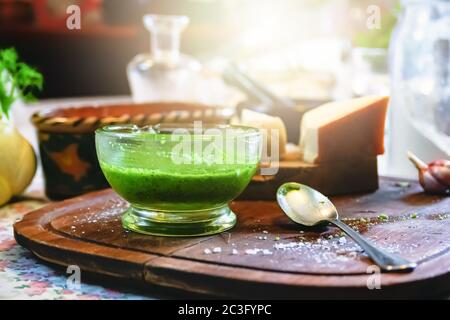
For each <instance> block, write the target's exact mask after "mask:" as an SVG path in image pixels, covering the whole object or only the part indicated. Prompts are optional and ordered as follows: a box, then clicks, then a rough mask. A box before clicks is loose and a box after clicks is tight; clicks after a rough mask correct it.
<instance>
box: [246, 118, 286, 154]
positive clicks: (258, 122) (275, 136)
mask: <svg viewBox="0 0 450 320" xmlns="http://www.w3.org/2000/svg"><path fill="white" fill-rule="evenodd" d="M240 123H241V124H242V125H244V126H249V127H255V128H258V129H262V130H261V131H262V135H263V156H264V155H267V156H269V157H270V158H272V159H274V158H275V157H276V156H277V157H278V159H281V158H282V157H283V156H284V154H285V153H286V143H287V133H286V127H285V125H284V122H283V120H281V118H279V117H272V116H269V115H267V114H264V113H261V112H256V111H252V110H249V109H243V110H242V113H241V121H240ZM275 153H278V155H276V154H275Z"/></svg>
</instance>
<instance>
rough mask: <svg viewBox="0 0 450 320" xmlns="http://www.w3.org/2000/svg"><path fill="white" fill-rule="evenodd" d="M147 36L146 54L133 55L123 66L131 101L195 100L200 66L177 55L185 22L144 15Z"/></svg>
mask: <svg viewBox="0 0 450 320" xmlns="http://www.w3.org/2000/svg"><path fill="white" fill-rule="evenodd" d="M143 21H144V25H145V27H146V28H147V30H149V31H150V33H151V51H150V54H148V53H145V54H139V55H137V56H136V57H135V58H134V59H133V60H132V61H131V62H130V63H129V64H128V67H127V74H128V81H129V84H130V89H131V93H132V96H133V100H134V101H135V102H138V103H139V102H146V101H195V100H196V98H195V93H196V90H195V83H196V82H198V77H199V75H198V73H199V71H200V69H201V65H200V63H199V62H198V61H197V60H195V59H194V58H192V57H190V56H187V55H184V54H182V53H180V35H181V32H182V31H183V30H184V29H185V28H186V26H187V25H188V23H189V18H188V17H186V16H172V15H153V14H151V15H145V16H144V19H143Z"/></svg>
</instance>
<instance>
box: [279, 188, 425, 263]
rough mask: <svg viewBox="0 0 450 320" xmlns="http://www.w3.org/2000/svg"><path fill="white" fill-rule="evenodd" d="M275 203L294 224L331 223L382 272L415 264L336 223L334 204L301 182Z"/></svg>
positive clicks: (336, 214) (284, 192)
mask: <svg viewBox="0 0 450 320" xmlns="http://www.w3.org/2000/svg"><path fill="white" fill-rule="evenodd" d="M277 201H278V204H279V205H280V207H281V209H283V211H284V213H286V215H287V216H288V217H289V218H291V219H292V220H293V221H294V222H296V223H299V224H301V225H305V226H314V225H317V224H319V223H322V222H330V223H332V224H334V225H335V226H337V227H338V228H340V229H341V230H342V231H344V232H345V233H346V234H348V235H349V236H350V237H351V238H352V239H353V240H354V241H355V242H356V243H358V244H359V245H360V247H361V248H363V249H364V251H365V252H366V253H367V254H368V255H369V256H370V257H371V258H372V260H373V261H375V263H376V264H377V265H378V266H379V267H380V268H381V270H383V271H412V270H413V269H414V268H415V267H416V266H417V264H416V263H414V262H410V261H408V260H406V259H403V258H402V257H399V256H396V255H394V254H392V253H388V252H385V251H383V250H381V249H378V248H376V247H375V246H374V245H373V244H372V243H370V242H369V241H368V240H367V239H365V238H364V237H363V236H361V235H360V234H359V233H357V232H356V231H354V230H353V229H352V228H350V227H349V226H348V225H346V224H345V223H343V222H342V221H341V220H339V216H338V212H337V210H336V207H335V206H334V205H333V203H332V202H331V201H330V200H329V199H328V198H327V197H325V196H324V195H323V194H321V193H320V192H318V191H316V190H314V189H312V188H310V187H308V186H305V185H303V184H300V183H295V182H288V183H285V184H283V185H282V186H281V187H280V188H279V189H278V191H277Z"/></svg>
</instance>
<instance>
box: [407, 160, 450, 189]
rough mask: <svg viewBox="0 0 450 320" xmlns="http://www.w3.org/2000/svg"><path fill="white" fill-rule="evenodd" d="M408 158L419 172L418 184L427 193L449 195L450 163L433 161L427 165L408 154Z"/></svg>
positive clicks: (447, 161)
mask: <svg viewBox="0 0 450 320" xmlns="http://www.w3.org/2000/svg"><path fill="white" fill-rule="evenodd" d="M408 158H409V160H411V162H412V163H413V164H414V165H415V166H416V168H417V169H418V170H419V182H420V185H421V186H422V188H423V189H424V190H425V192H427V193H432V194H449V195H450V161H449V160H443V159H440V160H435V161H432V162H430V163H428V164H426V163H425V162H423V161H422V160H420V159H419V158H418V157H417V156H416V155H414V154H413V153H411V152H408Z"/></svg>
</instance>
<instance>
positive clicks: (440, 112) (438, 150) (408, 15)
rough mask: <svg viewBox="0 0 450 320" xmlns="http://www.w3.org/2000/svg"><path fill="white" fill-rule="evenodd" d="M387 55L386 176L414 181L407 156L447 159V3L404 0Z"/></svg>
mask: <svg viewBox="0 0 450 320" xmlns="http://www.w3.org/2000/svg"><path fill="white" fill-rule="evenodd" d="M389 51H390V52H389V54H390V74H391V81H390V82H391V103H390V108H389V109H390V111H389V112H390V114H389V117H390V118H389V128H388V130H389V132H388V136H389V141H388V162H389V168H390V171H391V172H388V174H392V175H396V176H402V177H416V176H417V170H416V169H415V168H414V167H413V166H411V165H410V164H409V162H408V160H407V158H406V152H407V151H408V150H410V151H412V152H414V153H416V154H417V155H418V156H419V157H421V158H423V159H424V160H426V161H431V160H433V159H436V158H441V157H445V156H448V155H449V154H450V2H448V1H442V0H403V1H402V13H401V15H400V17H399V21H398V23H397V26H396V28H395V30H394V32H393V34H392V38H391V43H390V48H389Z"/></svg>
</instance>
